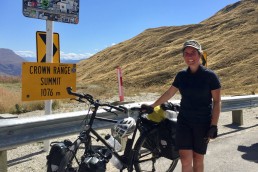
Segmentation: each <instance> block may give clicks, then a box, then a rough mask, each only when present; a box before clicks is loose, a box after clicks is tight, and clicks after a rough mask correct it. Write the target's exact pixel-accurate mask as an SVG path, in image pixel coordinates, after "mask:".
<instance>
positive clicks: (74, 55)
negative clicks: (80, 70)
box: [60, 51, 94, 60]
mask: <svg viewBox="0 0 258 172" xmlns="http://www.w3.org/2000/svg"><path fill="white" fill-rule="evenodd" d="M92 55H94V53H79V54H77V53H65V52H63V51H61V52H60V56H61V59H65V60H81V59H86V58H89V57H90V56H92Z"/></svg>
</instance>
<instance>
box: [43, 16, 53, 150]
mask: <svg viewBox="0 0 258 172" xmlns="http://www.w3.org/2000/svg"><path fill="white" fill-rule="evenodd" d="M46 25H47V26H46V30H47V35H46V63H52V61H53V58H52V56H53V21H50V20H46ZM50 114H52V100H46V101H45V115H50ZM49 144H50V142H49V140H44V151H47V152H48V151H49Z"/></svg>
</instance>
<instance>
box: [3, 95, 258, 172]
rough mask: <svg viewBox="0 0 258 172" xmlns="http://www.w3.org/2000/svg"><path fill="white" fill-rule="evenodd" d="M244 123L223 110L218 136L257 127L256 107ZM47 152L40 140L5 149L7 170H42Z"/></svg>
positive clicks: (67, 108)
mask: <svg viewBox="0 0 258 172" xmlns="http://www.w3.org/2000/svg"><path fill="white" fill-rule="evenodd" d="M158 97H159V95H158V94H154V93H153V94H142V95H140V96H135V97H125V101H128V102H132V101H135V102H144V101H145V102H146V101H154V100H156V99H157V98H158ZM116 99H117V98H113V99H110V100H108V101H109V102H112V101H115V100H116ZM177 99H179V96H177V97H175V98H173V100H177ZM83 108H84V107H83V106H81V105H79V104H78V103H74V104H73V103H72V104H69V105H65V106H64V107H62V108H61V109H59V110H56V111H54V112H53V113H62V112H63V113H64V112H70V111H79V110H84V109H83ZM243 114H244V125H242V126H237V125H234V124H232V113H231V112H223V113H221V115H220V120H219V124H218V128H219V137H220V139H221V138H224V137H230V136H232V135H234V134H237V133H239V132H242V131H249V130H253V129H258V108H252V109H244V111H243ZM40 115H44V111H34V112H30V113H26V114H23V115H20V116H19V118H22V117H28V116H40ZM98 132H100V134H105V133H107V132H110V129H106V130H99V131H98ZM76 137H77V135H70V136H67V137H65V138H64V137H63V138H56V139H52V140H50V142H51V141H62V140H64V139H67V138H69V139H70V140H74V139H75V138H76ZM47 154H48V152H45V151H44V144H43V142H42V141H40V142H35V143H31V144H27V145H24V146H19V147H17V148H15V149H12V150H8V151H7V160H8V162H7V163H8V172H16V171H17V172H41V171H42V172H43V171H46V155H47ZM107 171H112V172H113V171H118V170H116V169H115V168H114V167H113V166H112V165H111V164H110V163H109V164H108V166H107Z"/></svg>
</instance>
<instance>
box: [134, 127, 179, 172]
mask: <svg viewBox="0 0 258 172" xmlns="http://www.w3.org/2000/svg"><path fill="white" fill-rule="evenodd" d="M155 132H157V131H156V129H153V130H152V131H150V132H146V133H145V134H143V135H142V136H140V138H139V139H138V140H137V142H136V145H135V150H136V151H135V152H136V153H135V156H134V167H135V170H136V171H137V172H143V171H144V172H147V171H151V172H154V171H158V172H172V171H174V169H175V167H176V165H177V163H178V159H175V160H170V159H167V158H165V157H162V156H161V155H160V151H159V150H158V146H157V144H156V143H155V142H152V141H150V138H152V137H153V134H154V133H155Z"/></svg>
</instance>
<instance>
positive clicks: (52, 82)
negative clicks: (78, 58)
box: [22, 62, 76, 101]
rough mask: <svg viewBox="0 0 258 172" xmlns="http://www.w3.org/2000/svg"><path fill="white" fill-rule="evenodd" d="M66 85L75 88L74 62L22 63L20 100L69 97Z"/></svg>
mask: <svg viewBox="0 0 258 172" xmlns="http://www.w3.org/2000/svg"><path fill="white" fill-rule="evenodd" d="M67 87H72V88H74V89H76V64H63V63H35V62H24V63H23V64H22V101H34V100H51V99H64V98H71V97H72V96H71V95H69V94H68V93H67V92H66V88H67Z"/></svg>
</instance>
